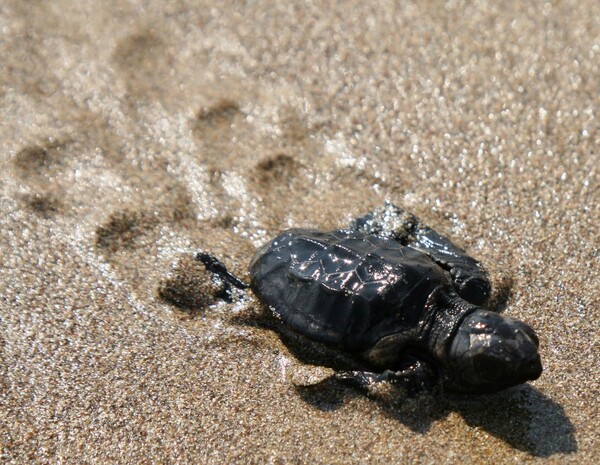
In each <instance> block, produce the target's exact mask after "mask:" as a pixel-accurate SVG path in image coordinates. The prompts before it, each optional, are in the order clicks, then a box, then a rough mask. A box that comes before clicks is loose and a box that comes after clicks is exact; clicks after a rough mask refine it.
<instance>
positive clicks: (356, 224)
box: [350, 201, 492, 305]
mask: <svg viewBox="0 0 600 465" xmlns="http://www.w3.org/2000/svg"><path fill="white" fill-rule="evenodd" d="M350 229H353V230H356V231H360V232H364V233H367V234H375V235H378V236H382V237H386V238H392V239H395V240H397V241H398V242H400V243H401V244H402V245H406V246H409V247H413V248H415V249H418V250H420V251H421V252H423V253H425V254H427V255H429V257H430V258H431V259H432V260H433V261H434V262H435V263H437V264H438V265H439V266H440V267H442V268H444V269H445V270H447V271H448V272H449V273H450V276H451V277H452V282H453V285H454V287H455V289H456V291H457V293H458V295H460V296H461V297H462V298H463V299H465V300H466V301H468V302H471V303H473V304H475V305H481V304H483V303H484V302H485V301H486V300H487V299H488V297H489V296H490V292H491V289H492V286H491V284H490V281H489V279H488V277H487V273H486V272H485V270H484V269H483V267H482V266H481V264H480V263H479V262H478V261H477V260H475V259H474V258H472V257H470V256H469V255H467V254H466V252H465V251H464V250H462V249H461V248H460V247H457V246H456V245H454V244H453V243H452V241H450V239H448V238H446V237H444V236H442V235H440V234H438V233H437V232H435V231H434V230H433V229H431V228H430V227H429V226H427V225H424V224H422V223H421V222H420V221H419V219H418V218H417V217H416V216H414V215H413V214H412V213H410V212H408V211H406V210H404V209H402V208H400V207H398V206H396V205H394V204H392V203H390V202H388V201H386V202H385V204H384V206H383V207H380V208H377V209H375V210H373V211H371V212H369V213H367V214H366V215H364V216H361V217H358V218H356V219H355V220H354V221H352V222H351V223H350Z"/></svg>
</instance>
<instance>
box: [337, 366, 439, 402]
mask: <svg viewBox="0 0 600 465" xmlns="http://www.w3.org/2000/svg"><path fill="white" fill-rule="evenodd" d="M334 378H335V379H337V380H339V381H341V382H343V383H346V384H350V385H352V386H354V387H357V388H360V389H369V388H370V387H373V386H375V385H377V384H380V383H390V384H391V385H393V386H397V387H400V388H402V389H404V390H405V391H406V393H407V395H408V396H413V395H415V394H417V393H420V392H426V391H430V390H432V389H433V388H434V387H435V386H436V385H437V384H438V381H439V374H438V372H437V370H436V369H435V368H433V367H432V366H431V364H429V363H427V362H425V361H423V360H420V359H417V358H414V359H412V360H411V363H410V364H408V365H406V366H404V368H402V369H401V370H398V371H393V370H385V371H384V372H382V373H375V372H370V371H348V372H339V373H336V374H335V375H334Z"/></svg>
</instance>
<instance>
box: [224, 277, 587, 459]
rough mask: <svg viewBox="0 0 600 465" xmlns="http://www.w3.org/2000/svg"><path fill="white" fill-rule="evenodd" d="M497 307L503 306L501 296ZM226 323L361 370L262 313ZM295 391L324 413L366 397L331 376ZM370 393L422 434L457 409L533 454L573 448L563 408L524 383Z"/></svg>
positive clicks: (308, 356)
mask: <svg viewBox="0 0 600 465" xmlns="http://www.w3.org/2000/svg"><path fill="white" fill-rule="evenodd" d="M509 291H510V287H508V291H507V292H509ZM498 306H499V307H502V298H501V299H500V302H499V305H498ZM231 322H232V323H234V324H241V325H245V326H254V327H257V328H261V329H269V330H272V331H274V332H275V333H277V334H278V336H279V338H280V339H281V341H282V342H283V344H284V345H285V346H286V347H287V349H288V350H289V351H290V353H291V354H292V355H293V356H294V357H295V358H296V359H298V360H299V361H301V362H302V363H304V364H308V365H317V366H329V367H331V368H333V369H334V370H336V371H345V370H352V369H360V368H361V367H360V366H357V365H356V364H357V361H356V360H353V359H349V358H347V357H345V356H343V355H341V354H340V353H338V352H336V351H331V350H329V349H327V348H325V347H324V346H323V345H320V344H317V343H314V342H312V341H310V340H308V339H306V338H304V337H302V336H300V335H298V334H296V333H294V332H292V331H289V330H287V329H285V328H284V327H282V325H279V324H278V323H277V322H274V321H273V319H272V318H271V317H270V316H269V315H265V314H264V313H263V314H262V315H261V316H258V317H257V315H256V314H255V315H253V316H250V317H243V316H239V315H238V316H236V317H234V318H233V319H232V320H231ZM296 389H297V391H298V393H299V395H300V396H301V397H302V398H303V400H304V401H305V402H307V403H308V404H310V405H312V406H313V407H314V408H317V409H319V410H321V411H324V412H327V411H333V410H336V409H338V408H340V407H341V406H342V405H343V404H344V401H345V400H346V399H347V398H349V397H353V396H359V395H365V394H364V392H361V390H359V389H356V388H352V387H349V386H346V385H343V384H341V383H340V382H339V381H337V380H335V379H332V378H328V379H325V380H324V381H322V382H320V383H319V384H315V385H312V386H297V387H296ZM369 394H371V395H369V398H370V399H371V400H372V401H373V402H374V403H376V404H377V406H378V407H379V408H380V409H381V411H382V412H383V413H384V414H385V415H388V416H390V417H392V418H394V419H395V420H397V421H399V422H400V423H402V424H403V425H405V426H406V427H408V428H410V429H411V430H413V431H415V432H418V433H423V434H425V433H427V432H428V431H429V430H430V428H431V425H432V424H433V423H434V422H435V421H438V420H441V419H443V418H445V417H446V416H447V415H448V414H449V413H450V412H457V413H459V414H460V415H461V416H462V417H463V418H464V420H465V421H466V422H467V424H469V425H471V426H473V427H477V428H481V429H483V430H485V431H487V432H488V433H489V434H491V435H493V436H495V437H497V438H499V439H501V440H503V441H505V442H506V443H508V444H510V445H511V446H512V447H514V448H516V449H519V450H522V451H524V452H527V453H529V454H531V455H532V456H535V457H549V456H551V455H554V454H557V453H562V454H569V453H574V452H576V451H577V441H576V440H575V428H574V427H573V424H572V423H571V421H570V420H569V418H568V417H567V415H566V414H565V411H564V409H563V408H562V407H561V406H560V405H559V404H557V403H556V402H554V401H553V400H552V399H550V398H549V397H547V396H545V395H544V394H542V392H540V391H539V390H538V389H536V388H534V387H533V386H531V385H529V384H523V385H520V386H515V387H513V388H510V389H506V390H504V391H500V392H498V393H494V394H485V395H483V394H480V395H472V394H471V395H468V394H450V393H436V394H433V393H425V394H419V395H417V396H416V397H411V398H406V396H403V393H401V392H384V393H383V395H381V393H375V394H374V395H373V393H369Z"/></svg>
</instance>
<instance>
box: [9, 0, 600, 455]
mask: <svg viewBox="0 0 600 465" xmlns="http://www.w3.org/2000/svg"><path fill="white" fill-rule="evenodd" d="M283 3H287V2H264V1H262V2H261V1H258V2H247V4H246V3H245V2H223V1H221V2H199V1H198V2H194V1H185V0H181V1H173V2H164V1H138V0H130V1H125V0H114V1H103V2H98V1H67V0H64V1H59V0H55V1H27V2H25V1H23V0H3V1H2V2H1V3H0V33H1V36H0V37H1V38H0V57H1V60H0V66H1V68H0V69H1V72H0V102H1V104H0V111H1V116H0V121H1V123H0V143H1V151H0V154H1V156H0V189H1V197H0V199H1V218H0V221H1V223H0V265H1V270H0V273H1V274H0V276H1V280H0V297H1V301H0V302H1V304H0V305H1V307H0V344H1V345H0V350H1V352H0V457H1V459H0V460H2V461H3V462H5V463H106V462H120V463H149V462H153V463H214V464H217V463H311V464H312V463H340V464H352V463H374V464H375V463H407V462H412V463H460V464H468V463H485V462H489V463H516V462H523V461H531V462H542V463H600V443H599V434H600V433H599V431H600V411H599V407H598V406H599V402H598V394H599V387H600V379H599V377H600V375H599V372H600V369H599V367H600V345H599V341H600V333H599V328H600V327H599V323H598V321H599V315H598V295H599V294H600V289H599V286H598V276H599V274H600V269H599V266H598V246H599V232H598V231H599V229H600V221H599V216H600V215H599V195H598V194H599V191H598V172H597V169H598V168H597V167H598V164H599V149H600V133H599V130H598V129H599V126H600V125H599V122H600V115H599V114H598V112H599V109H600V106H599V105H600V97H599V88H600V78H599V76H600V13H599V6H598V2H597V0H576V1H571V2H552V3H542V2H522V1H514V2H492V1H490V2H484V1H482V2H475V3H471V2H460V1H449V2H446V3H443V2H439V1H431V2H378V6H377V7H375V6H370V2H364V1H356V2H354V1H347V2H339V3H337V2H336V6H335V7H332V6H330V5H329V3H333V2H323V3H318V2H306V3H302V4H300V3H299V2H298V3H295V2H290V3H294V5H295V6H291V5H288V6H283ZM386 198H387V199H390V200H392V201H394V202H395V203H397V204H399V205H402V206H404V207H405V208H407V209H409V210H412V211H413V212H414V213H415V214H417V215H418V216H420V217H421V218H422V219H423V220H425V221H426V222H427V223H429V224H430V225H432V226H434V227H435V228H436V229H438V230H440V231H441V232H443V233H445V234H448V235H450V236H451V237H453V238H455V239H456V241H457V242H458V243H459V244H461V245H462V246H464V247H466V248H467V249H468V250H469V251H470V252H471V253H472V254H473V255H475V256H476V257H478V258H479V259H481V261H482V262H483V263H484V264H485V265H486V266H487V268H488V269H489V271H490V274H491V276H492V278H493V281H494V284H495V286H496V289H498V290H499V292H501V293H502V292H503V293H504V294H506V295H508V296H509V301H508V306H507V308H506V310H505V311H506V313H507V314H509V315H511V316H514V317H517V318H520V319H522V320H525V321H526V322H528V323H530V324H531V325H532V326H533V327H535V328H536V330H537V331H538V333H539V335H540V337H541V353H542V358H543V363H544V367H545V371H544V374H543V375H542V377H541V378H540V379H539V380H537V381H535V382H533V383H531V384H529V385H524V386H519V387H516V388H513V389H510V390H508V391H505V392H502V393H500V394H496V395H493V396H483V397H464V396H463V397H461V396H449V395H445V396H441V397H439V398H434V399H422V400H421V401H417V402H401V401H385V400H384V399H378V398H370V397H367V396H365V395H362V394H361V393H359V392H357V391H353V390H352V389H349V388H345V387H342V386H337V385H335V384H331V383H329V384H327V383H326V384H325V385H324V386H321V387H320V388H310V389H299V388H296V387H294V385H293V384H292V383H291V382H290V379H291V377H293V375H294V373H296V372H297V371H298V370H300V371H301V370H302V369H305V370H306V369H308V368H307V367H301V366H300V365H299V363H300V362H299V361H298V359H297V357H296V355H295V354H294V353H292V350H293V349H290V348H288V347H287V346H286V345H284V344H283V343H282V342H281V341H280V339H279V338H278V336H277V335H276V334H275V333H274V332H273V331H270V330H269V329H266V328H265V327H263V326H262V325H261V324H260V323H258V321H259V320H258V319H256V320H253V315H255V314H257V313H258V312H259V307H260V306H259V304H258V303H257V302H256V301H255V300H254V299H253V298H249V299H246V300H242V301H240V302H239V303H234V304H225V303H219V302H215V298H214V295H215V294H216V293H218V291H219V289H217V288H215V285H213V284H212V283H211V281H210V279H208V276H207V274H206V273H205V271H204V270H203V269H202V267H200V266H198V265H197V264H196V263H194V261H193V260H192V259H191V257H192V256H193V254H194V252H196V251H198V250H210V251H212V252H214V253H215V254H216V255H218V256H220V257H222V258H223V259H224V260H225V261H226V262H227V263H228V264H229V265H230V266H231V267H232V269H234V270H235V271H236V272H238V273H240V274H242V275H244V273H245V270H246V266H247V263H248V261H249V259H250V257H251V256H252V253H253V250H254V248H255V247H256V246H258V245H259V244H260V243H262V242H263V241H264V240H265V239H267V238H269V237H271V236H272V235H273V234H275V233H276V232H278V231H280V230H282V229H285V228H287V227H289V226H311V227H320V228H329V227H334V226H340V225H344V224H345V223H346V222H347V221H348V219H349V218H351V217H352V216H353V215H356V214H358V213H364V212H366V211H368V210H369V209H371V208H372V207H375V206H378V205H381V203H382V202H383V200H384V199H386ZM309 371H310V370H309Z"/></svg>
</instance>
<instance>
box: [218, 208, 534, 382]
mask: <svg viewBox="0 0 600 465" xmlns="http://www.w3.org/2000/svg"><path fill="white" fill-rule="evenodd" d="M219 266H222V265H219ZM223 270H225V269H224V267H223ZM215 271H217V272H218V270H215ZM225 272H226V271H225ZM226 273H228V272H226ZM221 274H222V273H221ZM250 277H251V284H250V287H251V288H252V290H253V291H254V293H255V294H256V295H257V296H258V297H259V298H260V299H261V301H262V302H264V303H265V304H266V305H267V306H268V307H269V308H270V309H271V310H272V312H273V313H274V314H275V315H276V316H277V317H278V318H279V319H280V320H281V321H282V323H283V324H284V325H286V326H287V327H288V328H289V329H291V330H292V331H295V332H296V333H298V334H300V335H302V336H304V337H306V338H308V339H310V340H312V341H315V342H317V343H321V344H324V345H326V346H328V347H330V348H332V349H334V350H337V351H341V352H343V353H344V354H348V355H349V356H351V357H353V358H354V359H356V360H360V361H361V362H362V363H363V366H367V367H368V369H366V370H360V371H352V372H344V373H339V374H338V375H337V377H338V378H339V379H342V380H346V381H350V382H352V383H354V384H358V385H359V386H363V387H364V386H369V385H371V384H373V383H378V382H391V383H397V384H405V385H407V386H408V385H410V386H415V385H423V384H426V383H431V382H435V381H436V380H438V379H441V380H442V381H443V385H444V388H445V389H449V390H455V391H464V392H490V391H496V390H499V389H503V388H506V387H509V386H512V385H516V384H520V383H523V382H526V381H528V380H534V379H536V378H537V377H539V376H540V374H541V371H542V367H541V362H540V357H539V354H538V344H539V341H538V338H537V336H536V334H535V332H534V331H533V329H531V328H530V327H529V326H528V325H526V324H525V323H522V322H520V321H518V320H515V319H512V318H509V317H505V316H502V315H499V314H497V313H494V312H491V311H488V310H485V309H484V308H482V307H481V306H480V305H482V304H484V303H485V301H486V300H487V298H488V297H489V294H490V290H491V285H490V283H489V280H488V278H487V275H486V273H485V271H484V270H483V268H482V267H481V265H480V264H479V262H477V261H476V260H475V259H473V258H472V257H470V256H468V255H467V254H466V253H465V252H464V251H463V250H462V249H460V248H458V247H457V246H455V245H454V244H453V243H452V242H451V241H450V240H448V239H447V238H445V237H443V236H441V235H439V234H438V233H436V232H435V231H434V230H432V229H431V228H429V227H427V226H425V225H422V224H421V223H420V222H419V221H418V220H417V218H416V217H414V216H413V215H412V214H410V213H408V212H406V211H405V210H403V209H401V208H399V207H396V206H395V205H392V204H390V203H386V205H385V206H384V207H383V208H381V209H377V210H374V211H373V212H371V213H369V214H368V215H365V216H363V217H360V218H358V219H356V220H354V221H353V222H352V223H351V225H350V227H349V228H348V229H340V230H336V231H331V232H322V231H316V230H311V229H290V230H287V231H284V232H283V233H281V234H280V235H279V236H277V237H276V238H274V239H273V240H271V241H270V242H268V243H267V244H265V245H264V246H262V247H261V248H260V249H259V250H258V251H257V252H256V254H255V256H254V258H253V259H252V261H251V263H250ZM225 278H226V279H228V278H227V276H225ZM231 279H236V280H237V278H235V277H233V276H232V277H231ZM231 279H229V280H230V281H231ZM238 281H239V280H238ZM232 284H234V285H236V286H238V287H241V286H240V285H239V284H240V283H239V282H238V283H237V284H236V283H235V282H232Z"/></svg>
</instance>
